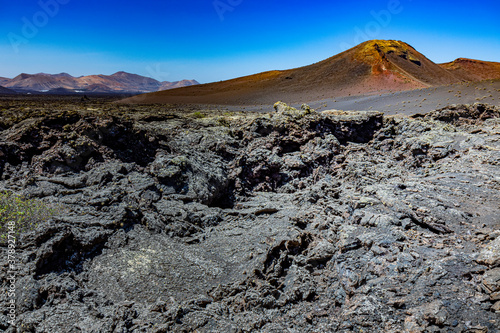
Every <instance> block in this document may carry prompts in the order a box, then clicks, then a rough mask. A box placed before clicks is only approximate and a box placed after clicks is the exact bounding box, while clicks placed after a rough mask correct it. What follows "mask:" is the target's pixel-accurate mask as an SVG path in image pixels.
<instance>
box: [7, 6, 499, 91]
mask: <svg viewBox="0 0 500 333" xmlns="http://www.w3.org/2000/svg"><path fill="white" fill-rule="evenodd" d="M499 14H500V3H499V2H498V1H475V2H459V1H427V0H421V1H417V0H385V1H364V0H361V1H352V2H347V1H339V2H336V1H314V0H311V1H297V0H287V1H277V0H267V1H261V0H163V1H162V0H142V1H126V0H121V1H114V0H113V1H111V0H110V1H106V0H40V1H39V0H31V1H30V0H16V1H8V0H0V64H1V65H0V76H6V77H14V76H15V75H17V74H19V73H21V72H25V73H38V72H47V73H60V72H67V73H69V74H71V75H74V76H80V75H88V74H112V73H114V72H117V71H120V70H124V71H127V72H132V73H137V74H141V75H146V76H151V77H154V78H156V79H158V80H161V81H176V80H181V79H196V80H198V81H200V82H203V83H205V82H212V81H219V80H225V79H229V78H233V77H238V76H242V75H248V74H253V73H256V72H261V71H265V70H272V69H288V68H294V67H300V66H304V65H308V64H311V63H314V62H317V61H320V60H323V59H325V58H328V57H330V56H332V55H335V54H337V53H339V52H341V51H343V50H345V49H346V48H348V47H351V46H355V45H356V44H358V43H360V42H362V41H365V40H368V39H398V40H402V41H405V42H407V43H409V44H411V45H412V46H413V47H415V48H416V49H417V50H418V51H420V52H421V53H423V54H424V55H426V56H427V57H428V58H430V59H431V60H432V61H434V62H438V63H440V62H447V61H451V60H454V59H456V58H458V57H466V58H474V59H480V60H489V61H500V23H499Z"/></svg>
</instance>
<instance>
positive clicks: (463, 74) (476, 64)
mask: <svg viewBox="0 0 500 333" xmlns="http://www.w3.org/2000/svg"><path fill="white" fill-rule="evenodd" d="M440 66H441V67H442V68H444V69H446V70H447V71H448V72H450V73H453V75H455V76H457V77H459V78H461V79H463V80H465V81H482V80H488V79H499V78H500V63H498V62H491V61H481V60H474V59H466V58H458V59H456V60H455V61H452V62H447V63H445V64H440Z"/></svg>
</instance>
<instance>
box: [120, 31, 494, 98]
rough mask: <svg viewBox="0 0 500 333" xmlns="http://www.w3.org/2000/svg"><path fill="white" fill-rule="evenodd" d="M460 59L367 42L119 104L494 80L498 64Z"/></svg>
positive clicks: (320, 94) (341, 93)
mask: <svg viewBox="0 0 500 333" xmlns="http://www.w3.org/2000/svg"><path fill="white" fill-rule="evenodd" d="M464 59H466V58H458V59H456V60H454V61H452V62H450V63H444V64H436V63H434V62H432V61H431V60H429V59H428V58H427V57H425V55H423V54H421V53H419V52H418V51H417V50H415V49H414V48H413V47H412V46H411V45H409V44H407V43H405V42H402V41H397V40H370V41H366V42H363V43H361V44H359V45H357V46H355V47H353V48H351V49H349V50H346V51H344V52H341V53H339V54H337V55H334V56H332V57H330V58H327V59H325V60H323V61H319V62H316V63H314V64H311V65H308V66H303V67H298V68H294V69H288V70H271V71H266V72H261V73H257V74H252V75H247V76H243V77H238V78H234V79H230V80H225V81H219V82H212V83H207V84H200V85H197V86H192V87H183V88H180V89H176V90H170V91H162V92H153V93H149V94H144V95H140V96H137V97H131V98H127V99H124V100H122V102H123V103H146V104H147V103H174V104H176V103H178V104H221V105H248V104H270V103H274V102H276V101H278V100H287V101H289V102H296V103H299V102H305V101H317V100H321V99H324V98H332V97H345V96H351V95H373V94H380V93H386V92H396V91H406V90H414V89H418V88H428V87H435V86H442V85H447V84H453V83H458V82H464V81H477V80H484V79H491V78H492V79H496V78H500V63H496V62H487V61H481V60H473V59H467V60H468V61H465V60H464Z"/></svg>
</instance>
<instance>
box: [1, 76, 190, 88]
mask: <svg viewBox="0 0 500 333" xmlns="http://www.w3.org/2000/svg"><path fill="white" fill-rule="evenodd" d="M195 84H199V82H198V81H196V80H194V79H193V80H181V81H174V82H170V81H158V80H155V79H153V78H150V77H146V76H142V75H138V74H132V73H127V72H124V71H118V72H116V73H114V74H111V75H105V74H94V75H83V76H79V77H75V76H72V75H71V74H68V73H65V72H62V73H58V74H48V73H43V72H42V73H36V74H27V73H21V74H19V75H17V76H15V77H14V78H12V79H10V78H6V77H0V86H2V87H4V88H6V89H10V90H11V91H12V90H13V91H17V92H50V91H54V92H58V91H63V90H65V91H78V92H106V93H109V92H111V93H113V92H115V93H147V92H155V91H162V90H166V89H174V88H179V87H185V86H189V85H195Z"/></svg>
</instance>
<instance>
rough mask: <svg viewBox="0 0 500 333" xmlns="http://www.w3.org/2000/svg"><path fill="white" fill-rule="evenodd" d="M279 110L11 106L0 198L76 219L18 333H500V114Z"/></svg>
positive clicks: (2, 137)
mask: <svg viewBox="0 0 500 333" xmlns="http://www.w3.org/2000/svg"><path fill="white" fill-rule="evenodd" d="M275 107H276V110H277V111H276V112H271V113H268V114H254V113H233V114H225V115H221V114H220V113H216V112H209V111H206V112H205V111H199V112H196V113H186V111H183V110H177V111H176V110H173V109H172V108H170V109H167V108H163V107H159V106H158V107H153V106H152V107H146V106H143V107H135V109H129V108H128V107H126V106H121V107H120V108H121V109H120V110H113V107H109V108H108V109H109V110H108V111H105V110H106V108H107V107H106V106H99V107H87V106H86V105H82V106H74V107H71V108H69V107H65V106H63V107H59V106H57V105H44V106H41V107H40V108H39V109H36V110H35V109H28V110H26V109H25V110H24V111H21V110H20V109H16V107H15V106H12V105H11V107H10V108H9V109H8V110H4V112H3V113H2V119H1V122H0V129H1V133H0V174H1V181H0V189H5V190H9V191H13V192H15V193H19V194H23V195H24V196H26V197H28V198H40V200H42V201H43V202H45V203H46V204H47V205H57V206H58V207H62V209H61V213H60V214H58V215H56V216H54V217H53V218H52V219H51V220H49V221H47V222H45V223H43V224H41V225H39V226H38V228H37V229H35V230H32V231H28V232H26V233H24V234H23V235H22V237H21V238H20V239H18V242H17V246H18V248H17V256H18V258H19V261H20V265H19V270H18V271H17V281H16V285H17V288H18V290H17V307H18V313H17V322H16V325H15V327H14V326H12V325H9V323H8V317H7V310H5V309H7V304H6V302H7V299H6V297H5V295H4V294H3V295H2V299H1V302H2V311H3V313H2V314H1V318H0V329H1V330H5V331H6V332H16V331H17V332H192V331H196V332H336V331H338V332H497V331H498V330H499V327H500V205H499V203H500V167H499V163H500V108H498V107H492V106H488V105H481V104H475V105H465V106H464V105H453V106H449V107H447V108H444V109H442V110H437V111H434V112H430V113H428V114H425V115H416V116H413V117H398V116H394V117H385V116H383V115H382V114H381V113H379V112H375V111H371V112H351V113H349V112H340V111H326V112H322V113H319V112H315V111H314V110H310V109H309V108H308V107H306V106H304V107H303V109H302V110H295V109H292V108H290V107H288V106H286V105H284V104H281V103H278V104H277V105H276V106H275ZM2 246H3V249H2V251H4V252H5V251H6V246H5V244H4V245H2ZM0 263H1V265H2V270H1V272H2V279H1V281H2V286H3V287H4V288H6V287H7V286H8V281H7V277H6V273H5V272H6V271H7V269H8V263H7V260H6V257H5V256H2V258H1V261H0Z"/></svg>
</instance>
